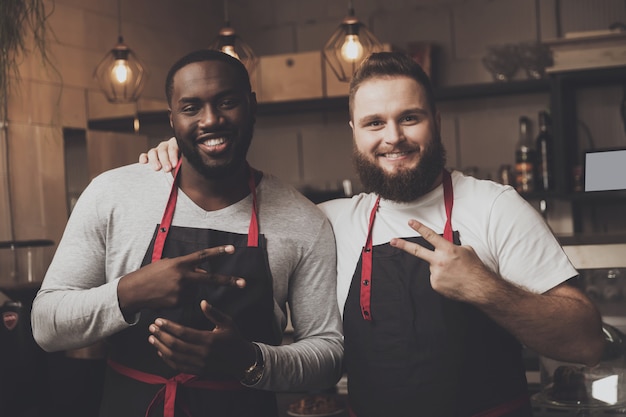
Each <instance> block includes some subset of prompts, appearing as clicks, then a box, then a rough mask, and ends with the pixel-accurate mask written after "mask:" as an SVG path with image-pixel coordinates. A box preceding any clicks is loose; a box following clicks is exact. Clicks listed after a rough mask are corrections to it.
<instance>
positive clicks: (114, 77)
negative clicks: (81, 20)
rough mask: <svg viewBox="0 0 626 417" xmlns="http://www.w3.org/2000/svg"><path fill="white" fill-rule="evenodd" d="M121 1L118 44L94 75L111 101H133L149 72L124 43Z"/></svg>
mask: <svg viewBox="0 0 626 417" xmlns="http://www.w3.org/2000/svg"><path fill="white" fill-rule="evenodd" d="M120 2H121V0H118V2H117V12H118V38H117V45H115V47H113V49H111V50H110V51H109V53H108V54H106V56H105V57H104V58H103V59H102V61H101V62H100V64H98V66H97V67H96V69H95V71H94V77H95V78H96V80H97V81H98V85H99V86H100V89H101V90H102V92H103V93H104V95H105V96H106V98H107V100H109V101H110V102H111V103H132V102H135V101H137V99H138V98H139V96H140V95H141V92H142V91H143V87H144V83H145V80H146V78H147V76H148V74H147V72H146V70H145V67H144V65H143V64H142V62H141V61H140V60H139V58H138V57H137V55H135V53H134V52H133V51H132V50H131V49H130V48H129V47H128V46H126V44H125V43H124V38H123V36H122V12H121V9H122V6H121V3H120Z"/></svg>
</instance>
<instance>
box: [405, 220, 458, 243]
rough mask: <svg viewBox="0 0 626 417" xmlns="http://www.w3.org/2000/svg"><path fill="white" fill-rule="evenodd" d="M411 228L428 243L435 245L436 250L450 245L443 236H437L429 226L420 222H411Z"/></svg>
mask: <svg viewBox="0 0 626 417" xmlns="http://www.w3.org/2000/svg"><path fill="white" fill-rule="evenodd" d="M409 226H411V228H412V229H413V230H415V231H416V232H417V233H419V234H420V235H422V237H423V238H424V239H426V241H427V242H428V243H430V244H431V245H433V246H434V247H435V249H437V248H438V247H441V246H442V245H449V244H450V242H448V241H447V240H446V239H444V238H443V236H441V235H439V234H437V233H436V232H435V231H434V230H432V229H431V228H429V227H427V226H424V225H423V224H422V223H421V222H418V221H417V220H415V219H412V220H409Z"/></svg>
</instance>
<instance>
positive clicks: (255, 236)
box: [246, 164, 259, 248]
mask: <svg viewBox="0 0 626 417" xmlns="http://www.w3.org/2000/svg"><path fill="white" fill-rule="evenodd" d="M246 166H247V167H248V187H249V188H250V194H252V215H251V217H250V226H248V247H253V248H256V247H258V246H259V220H258V215H259V212H258V203H257V198H256V181H255V179H254V177H255V175H254V174H255V172H256V170H255V169H254V168H252V167H251V166H250V164H246Z"/></svg>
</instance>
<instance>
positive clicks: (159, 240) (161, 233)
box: [152, 158, 183, 262]
mask: <svg viewBox="0 0 626 417" xmlns="http://www.w3.org/2000/svg"><path fill="white" fill-rule="evenodd" d="M182 161H183V159H182V158H180V159H179V160H178V164H177V165H176V169H175V170H174V181H173V182H172V189H171V190H170V196H169V198H168V199H167V205H166V206H165V212H164V213H163V218H162V219H161V224H160V225H159V230H158V232H157V236H156V239H155V241H154V249H153V250H152V262H155V261H158V260H159V259H161V257H162V256H163V247H164V246H165V240H166V239H167V234H168V233H169V231H170V226H171V225H172V219H173V218H174V210H175V209H176V200H178V181H177V178H178V171H179V170H180V165H181V163H182Z"/></svg>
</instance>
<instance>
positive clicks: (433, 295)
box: [344, 171, 532, 417]
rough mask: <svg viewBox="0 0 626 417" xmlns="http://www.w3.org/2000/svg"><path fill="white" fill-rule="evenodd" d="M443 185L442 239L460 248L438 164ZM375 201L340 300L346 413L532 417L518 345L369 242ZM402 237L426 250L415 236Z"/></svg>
mask: <svg viewBox="0 0 626 417" xmlns="http://www.w3.org/2000/svg"><path fill="white" fill-rule="evenodd" d="M443 188H444V200H445V209H446V216H447V222H446V225H445V228H444V235H443V236H444V237H445V238H446V239H447V240H448V241H451V242H454V243H455V244H457V245H460V241H459V235H458V232H454V233H453V231H452V225H451V217H452V216H451V215H452V205H453V195H452V181H451V178H450V173H449V172H447V171H444V172H443ZM377 208H378V200H377V201H376V204H375V206H374V208H373V209H372V212H371V215H370V223H369V233H368V237H367V241H366V244H365V246H364V248H363V251H362V253H361V258H360V259H359V262H358V265H357V267H356V271H355V273H354V276H353V278H352V283H351V285H350V290H349V293H348V297H347V300H346V304H345V307H344V335H345V362H346V369H347V374H348V395H349V402H350V408H351V415H352V416H358V417H386V416H394V417H404V416H406V417H409V416H410V417H416V416H424V417H437V416H441V417H465V416H481V417H496V416H524V417H527V416H530V415H532V411H531V407H530V403H529V397H528V392H527V384H526V375H525V370H524V365H523V362H522V355H521V346H520V344H519V343H518V342H517V341H516V339H514V338H513V337H512V336H511V335H510V334H509V333H507V332H506V331H505V330H504V329H502V328H501V327H500V326H498V325H497V324H496V323H495V322H494V321H492V320H491V319H489V318H488V317H487V316H486V315H485V314H484V313H482V312H481V311H480V310H478V309H477V308H475V307H473V306H471V305H469V304H467V303H462V302H458V301H453V300H450V299H448V298H446V297H443V296H441V295H440V294H438V293H437V292H436V291H434V290H433V288H432V286H431V284H430V269H429V264H428V263H427V262H426V261H424V260H421V259H420V258H417V257H415V256H413V255H410V254H408V253H406V252H404V251H403V250H400V249H397V248H394V247H392V246H391V245H390V244H388V243H386V244H383V245H377V246H372V236H371V235H372V230H373V224H374V218H375V215H376V211H377ZM406 240H408V241H411V242H415V243H418V244H420V245H422V246H424V247H427V248H429V249H431V250H432V249H433V247H432V245H430V244H429V243H428V242H427V241H426V240H425V239H424V238H422V237H412V238H408V239H406Z"/></svg>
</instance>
